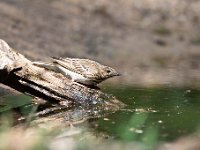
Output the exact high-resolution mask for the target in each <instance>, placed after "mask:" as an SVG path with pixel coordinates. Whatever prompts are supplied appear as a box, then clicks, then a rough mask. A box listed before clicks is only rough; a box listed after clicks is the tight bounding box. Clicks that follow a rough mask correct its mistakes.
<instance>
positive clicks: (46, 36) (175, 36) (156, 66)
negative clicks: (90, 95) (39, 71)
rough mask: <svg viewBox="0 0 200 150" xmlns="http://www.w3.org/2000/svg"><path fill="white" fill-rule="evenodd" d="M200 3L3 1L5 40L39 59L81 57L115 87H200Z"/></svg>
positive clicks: (0, 6)
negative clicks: (101, 68)
mask: <svg viewBox="0 0 200 150" xmlns="http://www.w3.org/2000/svg"><path fill="white" fill-rule="evenodd" d="M199 8H200V1H199V0H190V1H188V0H162V1H160V0H126V1H123V0H111V1H107V0H97V1H93V0H56V1H55V0H42V1H41V0H34V1H31V0H1V1H0V20H1V22H0V38H1V39H4V40H6V41H7V42H8V43H9V44H10V45H11V46H12V47H14V48H16V49H17V50H19V51H20V52H21V53H22V54H24V55H26V56H27V57H29V58H31V59H33V60H48V57H49V56H61V57H81V58H89V59H94V60H96V61H99V62H101V63H103V64H106V65H109V66H112V67H114V68H116V69H117V70H118V71H119V72H121V73H123V76H122V77H119V78H115V79H110V80H108V81H107V83H111V82H112V83H115V84H125V85H126V84H128V85H135V86H152V85H169V86H192V87H194V86H200V30H199V27H200V9H199Z"/></svg>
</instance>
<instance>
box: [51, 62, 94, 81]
mask: <svg viewBox="0 0 200 150" xmlns="http://www.w3.org/2000/svg"><path fill="white" fill-rule="evenodd" d="M53 60H54V63H57V64H59V65H61V66H62V67H65V68H66V69H69V70H71V71H74V72H76V73H78V74H81V75H83V76H85V77H87V78H90V79H96V78H97V76H98V70H97V67H96V66H95V64H94V61H90V60H88V59H78V58H53Z"/></svg>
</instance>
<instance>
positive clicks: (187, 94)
mask: <svg viewBox="0 0 200 150" xmlns="http://www.w3.org/2000/svg"><path fill="white" fill-rule="evenodd" d="M104 90H105V91H106V92H108V93H112V94H113V95H115V96H116V97H117V98H118V99H120V100H121V101H123V102H124V103H125V104H127V106H126V107H125V108H124V109H122V110H120V111H117V112H116V113H113V114H111V115H109V116H106V117H105V118H101V119H99V120H98V121H97V124H98V127H97V131H98V132H103V133H106V134H108V135H109V136H111V137H113V138H114V139H118V140H125V141H130V140H136V141H142V142H145V141H146V142H150V143H152V144H153V142H156V141H172V140H174V139H176V138H178V137H181V136H183V135H188V134H192V133H194V132H198V130H199V128H200V117H199V116H200V90H198V89H187V88H152V89H141V88H134V87H123V88H104Z"/></svg>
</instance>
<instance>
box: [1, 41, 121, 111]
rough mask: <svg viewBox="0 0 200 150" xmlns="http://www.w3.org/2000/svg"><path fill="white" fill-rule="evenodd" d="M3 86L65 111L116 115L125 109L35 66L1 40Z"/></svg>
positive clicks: (98, 91) (112, 100)
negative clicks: (114, 113) (65, 108)
mask: <svg viewBox="0 0 200 150" xmlns="http://www.w3.org/2000/svg"><path fill="white" fill-rule="evenodd" d="M0 82H1V83H3V84H5V85H7V86H9V87H12V88H13V89H15V90H17V91H20V92H22V93H25V94H28V95H31V96H33V97H37V98H40V99H42V100H45V101H47V102H48V103H53V104H60V105H64V106H65V107H77V106H78V107H79V108H80V106H82V107H84V108H87V109H88V108H91V109H94V108H100V109H101V110H110V111H114V110H118V109H119V107H120V106H122V103H121V102H119V101H118V100H117V99H116V98H115V97H113V96H111V95H108V94H106V93H103V92H102V91H100V90H97V89H92V88H89V87H86V86H84V85H81V84H79V83H76V82H73V81H71V80H70V79H68V78H67V77H65V76H63V75H62V74H60V73H56V72H54V71H51V70H47V69H45V68H41V67H38V66H35V65H33V64H32V62H31V61H30V60H28V59H27V58H25V57H24V56H23V55H22V54H20V53H18V52H16V51H14V50H13V49H12V48H10V47H9V46H8V44H7V43H6V42H5V41H3V40H0Z"/></svg>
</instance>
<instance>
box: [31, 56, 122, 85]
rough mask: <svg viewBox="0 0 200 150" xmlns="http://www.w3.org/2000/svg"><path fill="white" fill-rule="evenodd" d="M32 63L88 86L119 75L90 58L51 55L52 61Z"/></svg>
mask: <svg viewBox="0 0 200 150" xmlns="http://www.w3.org/2000/svg"><path fill="white" fill-rule="evenodd" d="M34 64H35V65H38V66H42V67H44V68H47V69H50V70H54V71H56V72H59V73H62V74H63V75H65V76H67V77H70V78H71V80H72V81H74V82H78V83H81V84H84V85H88V86H97V84H99V83H100V82H102V81H104V80H106V79H108V78H111V77H114V76H119V75H120V74H119V73H118V72H117V71H116V70H115V69H113V68H111V67H109V66H105V65H102V64H100V63H98V62H96V61H93V60H90V59H81V58H68V57H67V58H56V57H52V63H42V62H36V63H34Z"/></svg>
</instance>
